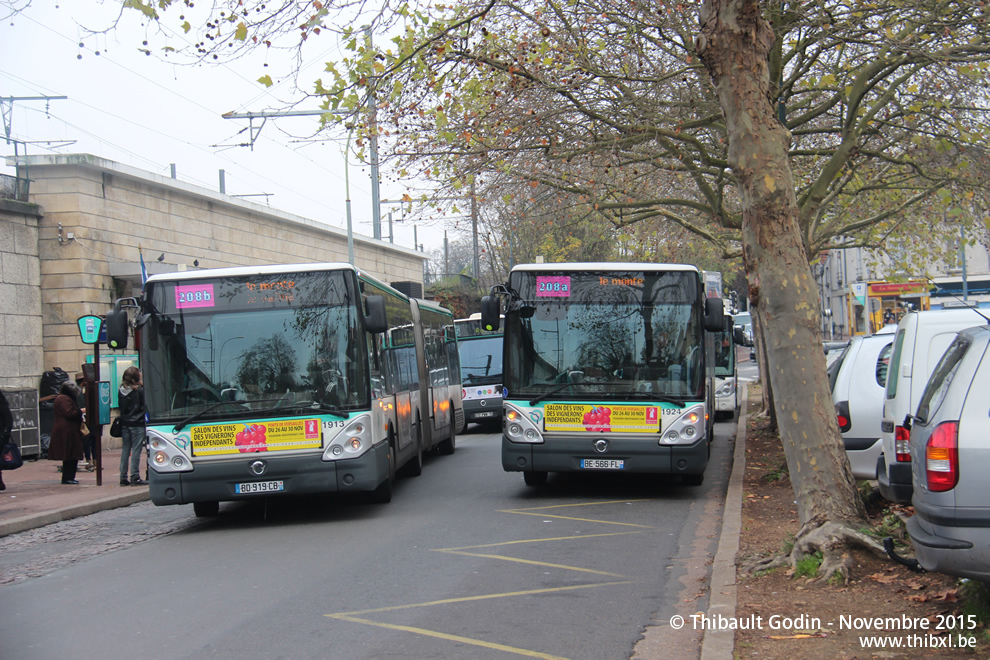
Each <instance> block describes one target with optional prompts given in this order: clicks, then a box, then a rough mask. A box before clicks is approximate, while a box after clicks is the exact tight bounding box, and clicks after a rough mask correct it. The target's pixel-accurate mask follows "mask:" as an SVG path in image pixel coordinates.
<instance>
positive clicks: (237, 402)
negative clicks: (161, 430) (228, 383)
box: [172, 401, 244, 433]
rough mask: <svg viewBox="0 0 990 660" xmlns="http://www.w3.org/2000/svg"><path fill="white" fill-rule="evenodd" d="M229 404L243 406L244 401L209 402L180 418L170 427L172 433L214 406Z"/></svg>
mask: <svg viewBox="0 0 990 660" xmlns="http://www.w3.org/2000/svg"><path fill="white" fill-rule="evenodd" d="M231 405H239V406H242V407H243V406H244V402H243V401H217V402H216V403H211V404H210V405H208V406H206V407H205V408H203V409H202V410H200V411H197V412H194V413H193V414H192V415H189V417H186V418H185V419H184V420H182V421H181V422H179V423H178V424H176V425H175V427H174V428H173V429H172V433H178V432H179V431H181V430H182V429H183V428H184V427H185V426H186V424H189V423H191V422H194V421H196V420H197V419H199V418H200V417H202V416H203V415H205V414H206V413H208V412H210V411H211V410H213V409H215V408H219V407H220V406H231Z"/></svg>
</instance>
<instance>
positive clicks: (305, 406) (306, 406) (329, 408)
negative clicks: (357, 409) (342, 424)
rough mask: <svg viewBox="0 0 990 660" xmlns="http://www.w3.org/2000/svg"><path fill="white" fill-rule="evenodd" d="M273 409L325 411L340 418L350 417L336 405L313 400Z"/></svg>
mask: <svg viewBox="0 0 990 660" xmlns="http://www.w3.org/2000/svg"><path fill="white" fill-rule="evenodd" d="M273 410H300V411H302V410H311V411H313V412H321V413H326V414H327V415H333V416H334V417H339V418H340V419H347V418H349V417H350V415H348V414H347V413H346V412H344V411H342V410H341V409H340V408H338V407H337V406H333V405H330V404H329V403H317V402H316V401H313V402H311V403H294V404H292V405H288V406H285V407H283V408H278V407H276V408H273Z"/></svg>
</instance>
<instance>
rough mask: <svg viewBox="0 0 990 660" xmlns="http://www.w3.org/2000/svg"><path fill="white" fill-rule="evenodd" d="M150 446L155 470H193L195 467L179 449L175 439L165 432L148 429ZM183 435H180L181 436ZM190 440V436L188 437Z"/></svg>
mask: <svg viewBox="0 0 990 660" xmlns="http://www.w3.org/2000/svg"><path fill="white" fill-rule="evenodd" d="M147 436H148V448H149V450H150V456H151V467H152V469H154V471H155V472H191V471H192V469H193V466H192V462H191V461H190V460H189V457H188V456H186V454H185V453H184V452H183V451H182V450H181V449H179V447H178V446H177V445H176V444H175V440H174V439H173V438H172V437H170V436H169V435H167V434H165V433H161V432H159V431H156V430H154V429H148V431H147ZM181 437H182V436H180V438H181ZM186 439H187V440H188V437H187V438H186Z"/></svg>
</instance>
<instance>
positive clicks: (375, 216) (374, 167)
mask: <svg viewBox="0 0 990 660" xmlns="http://www.w3.org/2000/svg"><path fill="white" fill-rule="evenodd" d="M372 108H374V105H372ZM326 114H336V115H346V114H350V113H349V112H348V111H344V110H266V111H264V112H225V113H224V114H222V115H221V117H223V118H224V119H247V120H248V129H249V135H250V142H248V143H244V144H239V145H237V146H239V147H251V150H252V151H254V143H255V141H256V140H257V139H258V135H259V134H260V133H261V129H262V127H264V125H265V121H267V120H268V118H269V117H322V116H323V115H326ZM255 119H261V124H260V125H259V126H258V128H257V129H255V127H254V120H255ZM376 131H377V124H373V126H372V133H371V140H370V142H371V159H372V164H371V201H372V205H371V220H372V225H373V226H372V232H373V235H374V237H375V238H376V239H381V237H382V224H381V223H382V220H381V218H382V214H381V209H380V208H379V203H378V199H379V197H380V193H379V185H378V184H379V182H378V135H377V133H376ZM347 145H348V147H347V148H348V150H350V136H349V135H348V140H347ZM344 163H345V166H346V165H347V158H346V156H345V158H344ZM345 176H346V175H345Z"/></svg>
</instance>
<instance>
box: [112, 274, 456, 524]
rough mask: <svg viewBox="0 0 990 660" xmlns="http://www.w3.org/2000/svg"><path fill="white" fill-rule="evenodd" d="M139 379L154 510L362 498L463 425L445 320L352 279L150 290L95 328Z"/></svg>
mask: <svg viewBox="0 0 990 660" xmlns="http://www.w3.org/2000/svg"><path fill="white" fill-rule="evenodd" d="M127 307H137V310H138V311H137V315H136V318H135V322H134V328H135V330H134V333H135V341H136V343H137V344H138V346H139V349H138V350H139V355H140V359H141V368H142V371H143V373H144V382H145V388H146V394H145V399H146V404H147V415H148V439H149V444H150V460H149V463H150V471H149V472H150V474H149V482H150V490H151V499H152V501H153V502H154V503H155V504H157V505H169V504H187V503H192V504H193V507H194V510H195V513H196V515H197V516H206V515H215V514H216V513H217V512H218V510H219V503H220V502H221V501H231V500H241V499H250V498H255V497H259V496H272V495H302V494H311V493H327V492H366V493H370V497H371V499H372V500H374V501H378V502H388V501H390V500H391V498H392V483H393V480H394V478H395V475H396V473H397V472H398V471H402V472H404V473H406V474H408V475H411V476H416V475H419V474H420V472H421V471H422V465H423V463H422V461H423V454H424V453H425V452H427V451H430V450H431V449H434V448H435V449H437V450H439V452H440V453H445V454H450V453H453V451H454V445H455V440H456V439H455V432H456V429H457V428H459V426H460V424H461V423H462V420H463V410H462V407H461V385H460V370H459V366H458V355H457V337H456V333H455V330H454V318H453V315H452V314H451V312H449V311H448V310H446V309H444V308H442V307H440V306H438V305H436V304H434V303H431V302H428V301H425V300H418V299H414V298H409V297H407V296H406V295H404V294H402V293H400V292H399V291H396V290H395V289H393V288H391V287H390V286H388V285H386V284H383V283H381V282H378V281H377V280H375V279H373V278H371V277H369V276H367V275H365V274H363V273H360V272H359V271H358V270H356V269H355V268H354V267H353V266H351V265H349V264H300V265H290V266H259V267H253V268H223V269H216V270H200V271H192V272H182V273H169V274H165V275H155V276H152V277H150V278H149V279H148V281H147V283H146V285H145V290H144V295H143V296H142V297H141V298H140V299H133V298H131V299H122V300H119V301H117V304H116V305H115V307H114V310H113V311H112V312H111V313H110V314H108V316H107V338H108V344H109V345H110V346H111V348H122V347H125V346H126V342H127V334H128V322H127Z"/></svg>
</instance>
